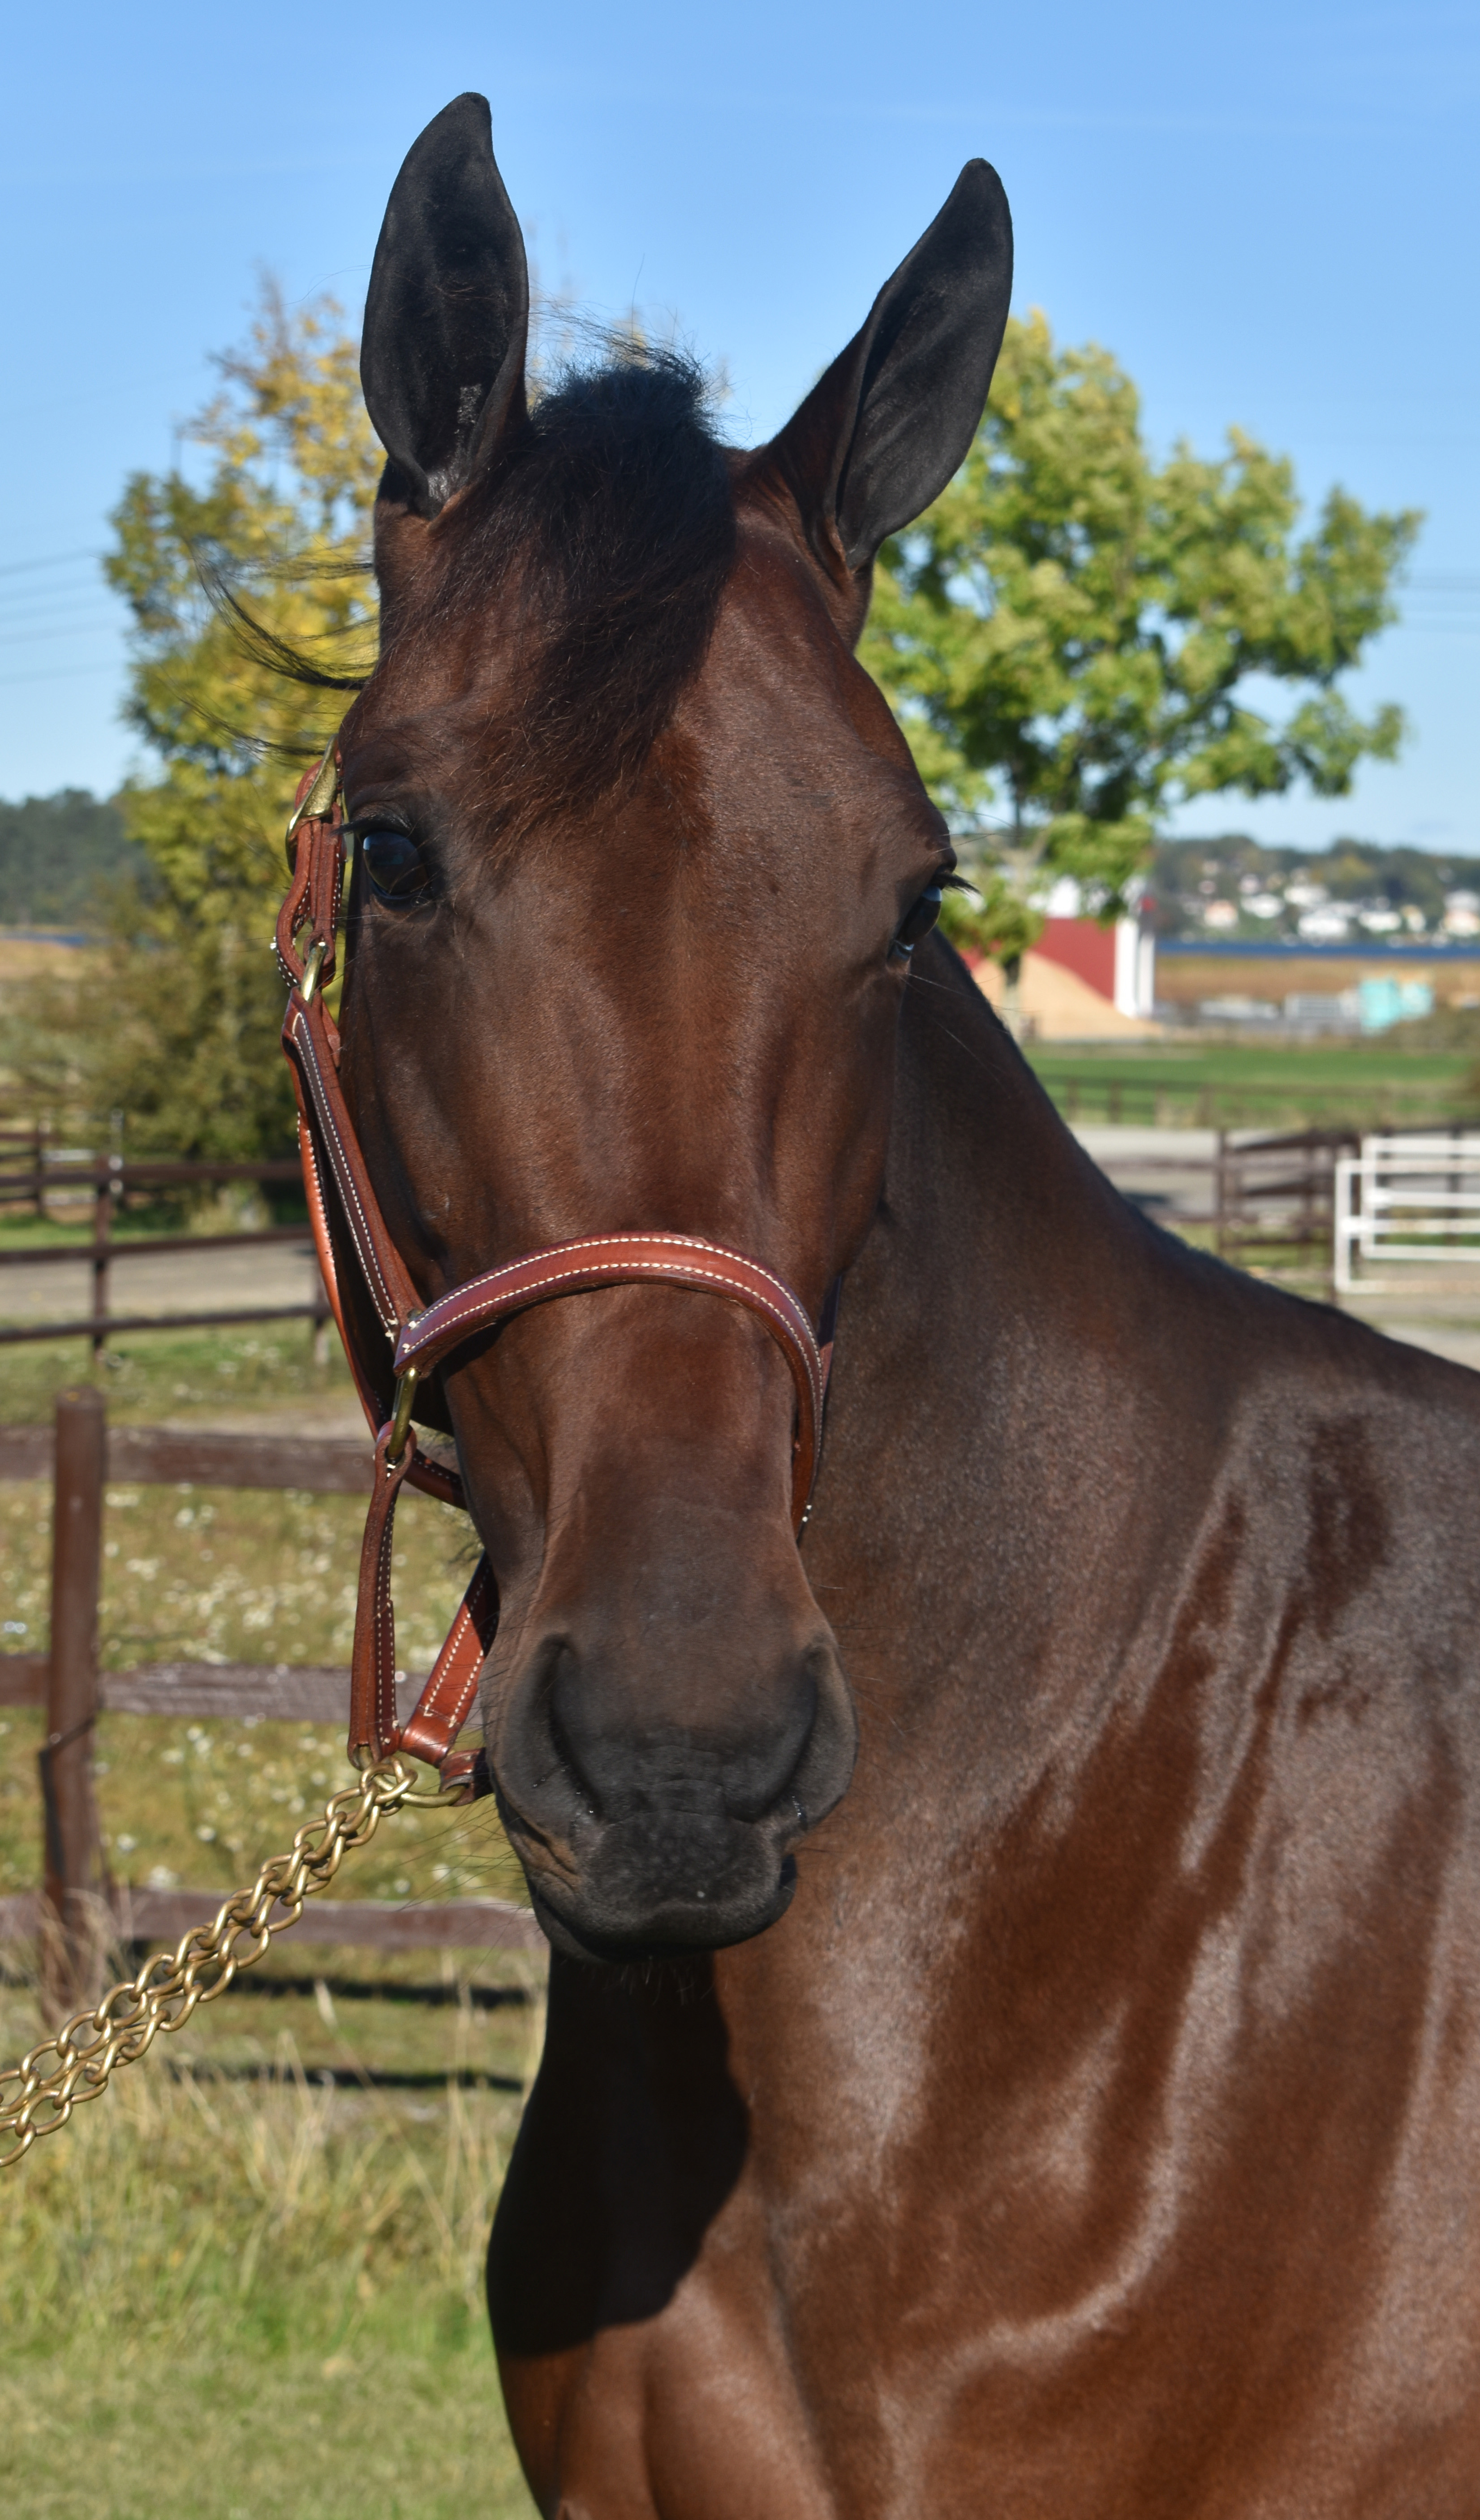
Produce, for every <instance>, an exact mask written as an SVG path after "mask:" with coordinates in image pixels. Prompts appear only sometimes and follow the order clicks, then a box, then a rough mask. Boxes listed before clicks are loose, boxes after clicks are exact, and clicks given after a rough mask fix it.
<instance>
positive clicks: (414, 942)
mask: <svg viewBox="0 0 1480 2520" xmlns="http://www.w3.org/2000/svg"><path fill="white" fill-rule="evenodd" d="M1009 277H1010V233H1009V222H1008V215H1007V205H1006V203H1005V200H1004V198H1003V194H1002V189H1001V186H1000V184H999V183H998V180H997V178H996V176H995V175H994V174H993V172H992V170H991V169H990V168H989V167H987V166H986V165H984V164H983V163H982V162H981V161H979V160H978V161H975V162H974V163H973V164H971V165H969V166H967V167H966V169H965V170H964V173H963V175H962V177H961V179H960V181H959V183H958V184H957V186H956V189H955V191H954V192H953V193H952V195H951V198H950V200H949V201H948V202H947V203H946V205H945V207H944V209H943V210H942V211H941V213H940V215H939V217H938V218H937V219H936V221H935V222H934V224H933V226H932V227H931V228H930V229H929V230H928V232H927V233H926V235H925V236H924V237H923V238H922V240H921V241H920V243H919V245H918V246H917V247H916V248H915V250H914V251H913V252H912V253H911V254H910V255H909V257H908V258H907V260H906V261H905V262H904V263H903V264H902V265H901V267H900V269H899V270H898V271H897V272H896V273H895V275H894V277H893V279H892V280H890V281H889V282H888V283H887V285H886V286H885V288H884V289H883V291H882V292H881V293H880V294H879V296H878V298H877V300H876V302H875V306H874V308H873V311H872V313H871V314H870V316H869V318H868V321H867V323H866V324H865V325H864V327H863V329H862V331H861V332H860V333H859V334H858V335H857V337H856V338H855V339H854V340H853V341H852V342H850V344H849V345H848V347H847V348H846V349H845V350H844V351H843V352H842V354H841V356H840V357H839V358H838V359H837V360H836V361H835V362H834V363H833V365H832V366H831V367H830V369H829V370H828V372H827V373H826V375H825V376H824V377H823V378H822V380H821V382H819V383H818V384H817V385H816V387H815V388H814V390H813V391H812V392H811V393H810V394H809V395H808V396H807V398H806V400H805V401H804V402H803V404H802V405H801V408H800V409H799V410H798V412H797V413H796V414H795V416H794V418H793V419H792V420H791V421H790V423H789V424H788V425H787V427H785V429H784V430H783V431H782V433H781V435H780V436H779V437H777V438H776V439H775V440H774V441H773V442H772V443H771V444H770V445H767V446H764V447H762V448H760V449H759V450H757V451H753V452H748V453H740V452H737V451H735V450H732V449H729V448H726V447H725V446H724V445H722V444H721V443H720V441H719V440H718V438H717V437H716V435H715V434H714V432H713V430H712V428H711V427H710V425H709V422H708V419H707V417H706V413H705V408H704V398H703V391H702V385H701V381H700V379H699V378H698V376H697V374H696V373H695V371H694V369H693V368H692V367H691V366H690V365H689V363H687V362H686V361H685V360H683V359H682V358H680V357H678V356H676V355H669V354H663V353H640V352H638V351H636V350H633V351H631V352H628V351H625V350H623V349H622V348H620V347H617V348H616V349H615V350H613V351H612V353H611V354H610V355H609V356H607V357H606V358H605V360H604V361H603V362H602V363H600V364H598V365H596V366H595V367H593V368H591V369H590V370H588V371H587V372H585V373H579V374H574V375H571V376H569V377H568V378H566V379H565V380H563V381H557V382H554V383H553V384H551V385H550V387H549V389H548V390H546V391H545V392H544V393H543V395H541V396H539V397H538V398H535V397H531V395H530V394H529V392H528V390H527V389H526V379H525V360H526V332H527V319H528V305H529V292H528V281H527V274H526V266H525V259H524V250H523V245H522V241H521V239H520V235H519V230H518V226H517V223H516V219H515V216H514V213H513V210H512V209H511V207H510V204H509V202H508V198H507V196H506V194H505V191H504V187H503V184H502V182H501V180H500V177H499V173H498V170H497V167H496V165H495V163H494V158H493V155H492V150H491V147H490V141H489V126H488V110H487V107H486V105H485V104H484V103H483V101H482V99H480V98H476V97H463V98H461V99H459V100H458V101H457V103H455V104H454V105H451V106H449V107H448V108H447V110H446V112H444V113H442V114H440V115H439V116H438V117H437V119H436V121H435V122H433V123H432V124H431V125H430V127H429V129H428V130H427V131H426V133H424V135H423V136H422V138H421V140H420V141H418V143H417V145H416V147H415V148H414V149H413V151H412V153H411V155H410V157H409V158H408V159H407V161H406V164H405V166H404V167H403V169H402V171H401V174H400V176H399V178H398V179H397V182H396V185H395V189H394V191H393V193H392V196H391V200H390V203H389V206H388V209H387V212H386V216H385V223H384V227H383V229H382V232H381V241H380V246H379V248H378V251H377V256H376V262H375V267H374V272H373V276H372V281H371V288H370V294H369V300H368V304H367V309H366V322H365V337H364V351H363V370H362V372H363V378H364V384H365V393H366V400H367V403H368V405H369V409H370V414H371V417H372V420H373V421H374V423H375V426H376V428H377V430H378V432H379V434H380V436H381V441H382V443H383V445H384V447H385V449H386V453H387V459H388V460H387V463H386V466H385V472H384V476H383V479H382V482H381V493H380V498H379V502H378V506H377V514H376V562H377V572H378V577H379V582H380V587H381V655H380V660H379V663H378V665H377V668H376V671H375V673H374V675H373V676H372V678H371V680H370V682H369V683H368V685H367V687H366V688H365V690H364V692H363V694H362V695H361V697H359V698H358V700H357V701H356V703H355V705H354V707H353V709H352V710H351V712H350V715H349V717H348V719H347V720H346V723H345V726H344V729H343V733H342V740H341V741H342V765H343V783H344V795H345V810H346V817H347V820H348V822H349V824H350V826H351V829H352V831H353V833H354V835H355V841H356V846H355V852H354V856H355V873H354V878H353V884H352V891H351V900H350V909H349V914H348V941H347V968H346V978H345V986H344V996H343V1008H342V1029H343V1036H344V1058H343V1081H344V1087H345V1092H346V1096H347V1098H348V1101H349V1104H350V1108H351V1111H352V1113H353V1116H354V1121H355V1125H356V1128H357V1131H358V1133H359V1137H360V1141H361V1145H362V1148H363V1149H364V1153H365V1156H366V1160H367V1162H368V1165H369V1168H370V1173H371V1178H372V1180H373V1182H374V1185H375V1189H376V1192H377V1193H378V1195H379V1197H380V1199H381V1205H382V1209H383V1212H384V1215H385V1217H386V1220H387V1222H388V1224H389V1227H390V1230H391V1232H392V1234H393V1236H394V1238H395V1239H396V1241H397V1243H398V1245H399V1247H400V1249H401V1251H402V1253H403V1255H404V1257H405V1259H406V1262H407V1265H408V1267H409V1268H410V1270H411V1273H412V1275H413V1277H414V1279H415V1280H416V1282H417V1284H418V1287H419V1289H420V1290H421V1291H422V1293H423V1296H424V1300H426V1301H427V1302H430V1301H431V1300H433V1299H434V1298H435V1297H436V1296H437V1295H439V1294H441V1293H442V1292H444V1291H445V1290H447V1289H448V1288H451V1287H453V1286H456V1285H458V1284H459V1283H462V1282H464V1281H466V1280H467V1279H469V1278H470V1277H471V1276H473V1275H474V1274H475V1273H476V1272H478V1271H482V1270H487V1269H489V1268H491V1267H494V1266H496V1265H498V1264H499V1263H501V1262H503V1261H507V1260H510V1259H513V1258H514V1257H516V1255H518V1254H521V1253H524V1252H528V1251H531V1250H536V1249H539V1248H541V1247H543V1246H545V1245H548V1244H551V1243H554V1242H557V1241H562V1240H565V1239H567V1238H577V1237H580V1236H582V1235H603V1236H605V1235H612V1234H619V1233H624V1232H626V1233H635V1234H654V1233H669V1234H682V1235H689V1236H698V1237H703V1238H707V1239H709V1240H711V1241H713V1242H714V1243H716V1244H720V1245H724V1246H728V1247H729V1248H731V1249H733V1250H737V1251H740V1252H741V1253H745V1254H748V1255H749V1256H750V1257H751V1258H753V1259H755V1260H757V1261H759V1262H761V1263H763V1264H764V1266H765V1267H766V1268H768V1269H770V1270H771V1271H773V1272H775V1273H776V1275H777V1276H779V1277H780V1278H781V1279H783V1280H785V1283H786V1284H787V1285H788V1286H789V1287H790V1288H792V1289H793V1290H794V1291H795V1293H796V1295H797V1296H798V1297H799V1299H800V1301H801V1302H802V1303H803V1304H804V1305H805V1307H806V1308H807V1310H808V1311H809V1313H810V1315H811V1318H812V1321H813V1322H814V1324H815V1323H817V1322H818V1320H819V1318H820V1316H821V1314H822V1311H823V1307H824V1305H825V1302H826V1300H827V1298H828V1295H829V1290H830V1288H831V1287H832V1286H833V1284H834V1283H835V1282H836V1281H837V1280H838V1279H839V1277H840V1276H841V1275H842V1273H844V1272H845V1271H846V1270H847V1268H848V1265H849V1263H850V1261H851V1260H852V1259H853V1257H854V1255H855V1254H856V1253H857V1251H858V1250H859V1247H860V1245H861V1243H862V1241H863V1239H864V1238H865V1236H866V1235H867V1233H868V1231H869V1227H870V1222H871V1219H872V1217H873V1216H874V1213H875V1207H876V1204H877V1200H878V1197H879V1193H880V1186H881V1182H882V1178H883V1166H884V1155H885V1148H886V1143H887V1137H888V1130H889V1121H890V1099H891V1083H892V1076H893V1066H894V1036H895V1030H896V1025H897V1020H898V1012H899V1007H900V1003H901V993H902V991H903V990H904V988H905V987H906V985H907V983H908V977H909V972H910V960H911V954H912V951H913V949H914V947H915V945H916V944H917V943H918V942H919V939H920V938H921V937H922V936H923V935H924V934H925V932H926V930H927V929H928V927H929V925H930V923H931V922H932V919H933V916H934V913H935V910H936V909H937V908H938V904H939V886H940V884H941V881H942V879H943V877H944V876H945V875H946V873H947V872H948V871H949V868H950V866H951V864H952V857H951V849H950V842H949V837H948V834H947V831H946V827H945V825H944V823H943V821H942V819H941V817H940V815H939V813H938V812H937V811H936V809H935V807H934V806H933V805H932V804H931V802H930V800H929V798H928V796H927V795H926V793H925V790H924V788H923V787H922V786H921V784H920V781H919V777H918V775H917V773H916V771H915V768H914V765H913V762H912V760H911V757H910V753H909V750H908V747H907V746H906V744H905V742H904V740H903V738H902V737H901V735H900V733H899V731H898V729H897V727H896V726H895V724H894V721H893V719H892V717H891V715H890V713H889V710H888V708H887V707H886V705H885V703H884V701H883V699H882V697H881V696H880V694H879V692H878V690H877V689H876V687H875V684H874V683H873V682H872V681H871V680H870V678H869V676H868V675H867V674H866V673H865V672H864V671H863V669H862V668H861V667H860V666H859V664H858V663H857V662H856V660H855V657H854V655H853V644H854V642H855V640H856V638H857V636H858V633H859V630H860V628H861V627H862V623H863V620H864V616H865V613H866V610H867V607H868V601H869V591H870V577H871V569H872V564H873V561H874V557H875V552H876V551H877V549H878V546H879V545H880V543H881V542H882V541H883V539H884V537H885V536H886V535H888V534H890V533H892V532H895V531H897V530H898V529H899V528H901V527H902V526H904V525H906V524H907V523H908V522H909V521H910V520H911V519H912V518H913V517H916V516H917V515H919V512H920V511H921V509H922V508H924V507H925V506H926V505H927V504H928V503H929V501H930V500H931V499H932V498H934V497H935V496H936V494H937V493H938V492H939V490H940V489H941V488H942V487H943V486H944V485H945V483H946V482H947V480H948V479H949V478H950V476H951V474H952V473H953V472H954V471H955V470H956V468H957V466H958V465H959V464H960V463H961V461H962V460H963V458H964V454H965V452H966V449H967V447H968V446H969V444H970V441H971V438H972V435H973V433H974V430H975V427H976V424H977V421H978V419H979V416H980V413H981V409H982V405H983V403H984V401H985V398H986V392H987V387H988V384H989V382H990V379H991V373H992V367H993V363H994V360H995V358H996V354H997V348H998V344H999V342H1000V339H1001V335H1002V330H1003V325H1004V323H1005V320H1006V315H1007V308H1008V296H1009ZM438 1385H439V1388H438V1395H437V1397H436V1399H434V1402H433V1406H436V1405H438V1402H439V1405H440V1407H441V1409H442V1410H443V1411H444V1412H445V1418H446V1422H447V1424H448V1426H449V1427H450V1429H451V1431H452V1432H453V1434H454V1436H455V1439H456V1443H457V1450H458V1457H459V1462H460V1465H461V1468H462V1471H463V1475H464V1479H465V1482H466V1487H467V1493H468V1497H469V1500H470V1504H471V1510H472V1514H473V1517H474V1520H475V1522H476V1524H477V1528H478V1531H479V1533H480V1535H481V1537H482V1539H483V1541H484V1543H485V1545H486V1547H487V1550H488V1552H489V1555H490V1558H491V1560H492V1563H493V1566H494V1569H495V1572H496V1575H497V1579H498V1584H499V1590H500V1598H501V1614H500V1625H499V1631H498V1636H497V1639H496V1642H495V1644H494V1647H493V1650H492V1652H491V1654H490V1656H489V1661H488V1666H487V1669H486V1672H485V1675H484V1681H483V1695H484V1720H485V1733H486V1740H487V1746H488V1759H489V1766H490V1770H491V1773H492V1776H493V1778H494V1782H495V1786H496V1789H497V1792H498V1795H499V1801H500V1807H501V1810H502V1813H503V1816H504V1820H505V1823H506V1825H507V1827H508V1830H509V1833H510V1836H511V1838H512V1840H513V1842H514V1844H515V1846H516V1849H517V1851H518V1853H519V1855H520V1858H521V1860H522V1862H523V1864H524V1867H525V1869H526V1872H527V1875H528V1879H529V1884H530V1890H531V1893H532V1896H533V1898H534V1901H535V1905H536V1909H537V1911H538V1913H539V1914H540V1916H541V1919H542V1921H543V1922H544V1923H545V1925H546V1927H547V1929H548V1930H549V1931H550V1933H551V1934H552V1937H553V1938H554V1939H555V1940H556V1942H557V1943H558V1945H560V1946H561V1947H563V1948H565V1949H567V1950H572V1951H577V1952H583V1953H589V1954H594V1955H599V1956H605V1957H617V1958H622V1957H630V1956H632V1955H634V1954H637V1953H641V1952H652V1951H671V1950H676V1949H681V1948H684V1947H691V1948H692V1947H695V1946H698V1947H705V1946H707V1947H715V1946H718V1945H721V1944H725V1943H729V1942H734V1941H738V1940H740V1939H741V1938H742V1937H744V1936H746V1935H750V1934H753V1933H756V1932H757V1931H759V1930H760V1929H762V1928H763V1927H765V1926H767V1925H768V1924H770V1923H771V1922H772V1921H773V1920H774V1919H775V1918H776V1917H777V1916H779V1915H780V1914H781V1913H782V1912H783V1911H784V1909H785V1906H786V1903H787V1900H788V1898H789V1896H790V1890H791V1885H792V1883H793V1881H794V1865H793V1860H792V1856H793V1850H794V1848H795V1846H796V1844H797V1842H798V1841H799V1840H800V1839H801V1838H802V1836H803V1835H804V1834H805V1833H806V1831H807V1830H808V1829H809V1828H811V1827H812V1826H814V1825H815V1824H816V1823H817V1822H818V1821H820V1820H821V1819H822V1818H823V1817H824V1816H825V1815H826V1814H827V1813H828V1812H829V1811H830V1810H831V1809H832V1807H833V1806H834V1805H835V1804H836V1803H837V1801H838V1800H839V1798H840V1797H841V1795H842V1794H843V1793H844V1791H845V1790H846V1787H847V1784H848V1780H849V1777H850V1774H851V1770H852V1763H853V1758H854V1749H855V1738H856V1724H855V1717H854V1712H853V1706H852V1702H851V1698H850V1694H849V1689H848V1685H847V1682H846V1680H845V1678H844V1674H843V1671H842V1667H841V1663H840V1660H839V1655H838V1650H837V1646H836V1643H835V1641H834V1638H833V1636H832V1634H831V1631H830V1627H829V1624H828V1620H827V1618H826V1616H825V1614H824V1611H823V1609H822V1608H821V1607H820V1605H819V1603H818V1601H817V1600H816V1599H815V1598H814V1596H813V1593H812V1591H811V1588H810V1586H809V1584H808V1581H807V1573H806V1565H805V1558H804V1555H803V1553H801V1552H800V1551H799V1550H798V1547H797V1543H796V1539H795V1536H794V1529H793V1520H792V1513H791V1496H790V1479H789V1469H790V1453H791V1433H792V1422H793V1411H794V1405H795V1404H794V1393H793V1389H792V1384H791V1380H790V1378H789V1376H788V1373H787V1372H786V1367H785V1359H784V1357H783V1355H782V1354H781V1353H780V1351H779V1350H778V1348H777V1346H776V1344H775V1343H774V1342H773V1340H772V1339H770V1338H768V1337H767V1336H766V1334H765V1330H764V1328H763V1327H762V1325H761V1323H760V1322H758V1320H757V1318H756V1316H755V1314H754V1312H753V1311H751V1310H749V1309H747V1308H745V1307H743V1306H740V1305H737V1304H733V1303H731V1302H728V1301H726V1300H724V1299H723V1298H722V1297H721V1296H719V1295H716V1294H713V1293H710V1292H708V1291H703V1290H700V1289H698V1288H680V1287H677V1286H674V1285H668V1284H626V1285H617V1286H608V1287H606V1288H604V1289H603V1290H601V1291H587V1292H582V1293H579V1294H573V1295H569V1296H567V1297H565V1298H564V1299H555V1300H550V1301H546V1302H542V1303H539V1304H537V1305H534V1306H532V1307H530V1308H529V1309H527V1310H525V1311H523V1312H521V1313H519V1314H518V1315H517V1316H516V1318H514V1319H511V1320H509V1321H507V1322H505V1323H503V1324H501V1325H500V1326H499V1328H497V1330H496V1331H491V1332H487V1333H485V1334H483V1335H482V1336H480V1337H476V1338H473V1339H471V1340H470V1341H469V1342H468V1343H467V1344H466V1345H465V1346H464V1347H463V1348H461V1349H459V1350H457V1351H456V1352H455V1353H454V1354H453V1355H452V1356H451V1357H450V1358H448V1359H447V1360H446V1361H445V1363H444V1365H443V1367H442V1369H441V1372H440V1374H439V1377H438ZM820 1509H821V1510H824V1511H825V1510H826V1492H825V1489H824V1493H823V1496H822V1499H821V1503H820Z"/></svg>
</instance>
